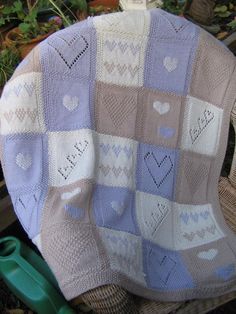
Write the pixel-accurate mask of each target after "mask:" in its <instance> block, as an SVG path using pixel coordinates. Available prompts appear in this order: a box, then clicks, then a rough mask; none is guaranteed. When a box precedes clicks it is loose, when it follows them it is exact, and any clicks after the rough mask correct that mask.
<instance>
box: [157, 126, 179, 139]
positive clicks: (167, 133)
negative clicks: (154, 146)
mask: <svg viewBox="0 0 236 314" xmlns="http://www.w3.org/2000/svg"><path fill="white" fill-rule="evenodd" d="M174 134H175V129H172V128H167V127H160V135H161V136H162V137H164V138H167V139H168V138H171V137H172V136H173V135H174Z"/></svg>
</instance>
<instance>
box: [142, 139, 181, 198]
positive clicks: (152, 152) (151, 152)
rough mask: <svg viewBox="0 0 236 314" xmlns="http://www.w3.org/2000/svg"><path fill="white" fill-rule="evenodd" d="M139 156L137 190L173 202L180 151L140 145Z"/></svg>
mask: <svg viewBox="0 0 236 314" xmlns="http://www.w3.org/2000/svg"><path fill="white" fill-rule="evenodd" d="M137 155H138V156H137V157H138V158H137V172H136V184H137V190H139V191H143V192H147V193H151V194H156V195H160V196H163V197H165V198H167V199H170V200H172V199H173V193H174V186H175V179H176V178H175V177H176V168H177V163H178V156H179V153H178V151H177V150H174V149H169V148H164V147H160V146H159V147H158V146H153V145H148V144H142V143H140V144H139V147H138V153H137Z"/></svg>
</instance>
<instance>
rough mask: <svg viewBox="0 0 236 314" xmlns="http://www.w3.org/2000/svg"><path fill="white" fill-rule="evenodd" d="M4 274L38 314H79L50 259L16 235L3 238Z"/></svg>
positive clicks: (1, 270) (0, 251)
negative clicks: (61, 291) (70, 302)
mask: <svg viewBox="0 0 236 314" xmlns="http://www.w3.org/2000/svg"><path fill="white" fill-rule="evenodd" d="M0 277H1V278H2V279H3V280H4V281H5V283H6V284H7V286H8V287H9V288H10V290H11V291H12V292H13V293H14V294H15V295H16V296H17V297H18V298H19V299H20V300H22V301H23V302H24V303H25V304H26V305H27V306H28V307H29V308H30V309H32V310H33V311H35V312H37V313H38V314H75V311H74V310H72V309H71V308H70V307H69V305H68V304H67V302H66V300H65V299H64V297H63V296H62V294H61V293H60V291H59V287H58V284H57V281H56V279H55V277H54V276H53V274H52V272H51V271H50V269H49V267H48V265H47V264H46V262H45V261H44V260H43V259H42V258H41V257H39V256H38V255H37V254H36V253H35V252H34V251H33V250H31V249H30V248H29V247H27V246H26V245H25V244H23V243H22V242H20V241H19V240H18V239H17V238H15V237H4V238H1V239H0Z"/></svg>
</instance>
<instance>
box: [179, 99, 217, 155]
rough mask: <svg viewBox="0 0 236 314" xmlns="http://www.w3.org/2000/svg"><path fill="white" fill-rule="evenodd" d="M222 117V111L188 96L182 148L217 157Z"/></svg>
mask: <svg viewBox="0 0 236 314" xmlns="http://www.w3.org/2000/svg"><path fill="white" fill-rule="evenodd" d="M222 115H223V110H222V109H220V108H217V107H216V106H214V105H212V104H210V103H207V102H206V101H202V100H200V99H197V98H194V97H190V96H188V97H187V103H186V108H185V113H184V122H183V130H182V142H181V146H182V148H183V149H185V150H187V151H193V152H196V153H200V154H204V155H208V156H215V155H216V152H217V149H218V145H219V134H220V132H221V123H222Z"/></svg>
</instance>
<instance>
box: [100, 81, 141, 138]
mask: <svg viewBox="0 0 236 314" xmlns="http://www.w3.org/2000/svg"><path fill="white" fill-rule="evenodd" d="M137 115H138V89H135V88H134V89H131V88H127V87H119V86H116V85H108V84H103V83H98V84H96V99H95V121H96V125H95V128H96V131H98V132H99V133H105V134H111V135H116V136H122V137H128V138H136V137H137V134H138V126H139V124H138V123H137V121H136V117H137Z"/></svg>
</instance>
